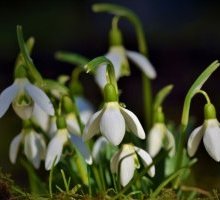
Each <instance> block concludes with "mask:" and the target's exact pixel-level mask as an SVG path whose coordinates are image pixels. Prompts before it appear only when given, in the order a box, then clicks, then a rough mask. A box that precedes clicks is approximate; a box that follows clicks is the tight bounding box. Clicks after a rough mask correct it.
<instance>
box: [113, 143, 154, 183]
mask: <svg viewBox="0 0 220 200" xmlns="http://www.w3.org/2000/svg"><path fill="white" fill-rule="evenodd" d="M137 155H138V156H139V157H140V158H141V160H142V163H143V165H144V167H148V166H150V165H151V164H152V162H153V161H152V158H151V157H150V155H149V154H148V153H147V152H146V151H144V150H143V149H140V148H138V147H136V146H134V145H132V144H124V145H123V146H122V148H121V150H119V151H118V152H116V153H115V154H114V155H113V157H112V159H111V166H110V167H111V172H112V173H119V176H120V183H121V185H122V186H126V185H127V184H128V183H129V182H130V180H131V179H132V178H133V176H134V170H135V169H136V168H139V167H140V164H139V161H138V156H137ZM148 174H149V176H150V177H153V176H154V175H155V167H154V165H153V166H151V167H150V168H149V171H148Z"/></svg>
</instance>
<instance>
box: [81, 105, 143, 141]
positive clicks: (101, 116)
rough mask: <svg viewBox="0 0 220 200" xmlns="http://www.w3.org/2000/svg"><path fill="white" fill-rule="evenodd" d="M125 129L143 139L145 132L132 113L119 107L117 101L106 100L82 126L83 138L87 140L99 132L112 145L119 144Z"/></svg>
mask: <svg viewBox="0 0 220 200" xmlns="http://www.w3.org/2000/svg"><path fill="white" fill-rule="evenodd" d="M126 129H127V130H128V131H131V132H132V133H134V134H135V135H136V136H137V137H139V138H140V139H145V132H144V130H143V128H142V126H141V124H140V122H139V120H138V118H137V117H136V115H134V113H132V112H131V111H129V110H127V109H125V108H123V107H121V106H120V105H119V103H118V102H107V103H105V105H104V107H103V109H102V110H100V111H98V112H96V113H95V114H93V115H92V117H91V118H90V120H89V122H88V123H87V124H86V126H85V128H84V131H83V138H84V139H85V140H88V139H90V138H92V137H93V136H94V135H95V134H98V133H99V132H101V134H102V135H104V136H105V137H106V138H107V139H108V141H109V142H111V143H112V144H113V145H119V144H120V143H121V141H122V139H123V138H124V135H125V131H126Z"/></svg>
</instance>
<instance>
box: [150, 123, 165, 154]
mask: <svg viewBox="0 0 220 200" xmlns="http://www.w3.org/2000/svg"><path fill="white" fill-rule="evenodd" d="M163 129H164V128H163V125H162V124H157V123H156V124H154V126H153V127H152V129H151V130H150V132H149V134H148V138H147V144H148V145H147V146H148V152H149V154H150V155H151V156H152V157H155V156H156V155H157V154H158V153H159V151H160V149H161V147H162V144H163V137H164V133H163Z"/></svg>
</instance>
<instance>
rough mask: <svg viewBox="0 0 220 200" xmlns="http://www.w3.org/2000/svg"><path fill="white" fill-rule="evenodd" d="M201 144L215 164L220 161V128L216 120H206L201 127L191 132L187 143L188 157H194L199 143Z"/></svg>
mask: <svg viewBox="0 0 220 200" xmlns="http://www.w3.org/2000/svg"><path fill="white" fill-rule="evenodd" d="M202 138H203V143H204V146H205V149H206V151H207V152H208V154H209V155H210V156H211V157H212V158H213V159H214V160H215V161H217V162H219V161H220V145H219V141H220V127H219V122H218V120H217V119H207V120H205V121H204V123H203V125H202V126H199V127H197V128H196V129H194V130H193V131H192V133H191V134H190V137H189V139H188V143H187V150H188V154H189V156H194V155H195V153H196V151H197V149H198V146H199V143H200V141H201V140H202Z"/></svg>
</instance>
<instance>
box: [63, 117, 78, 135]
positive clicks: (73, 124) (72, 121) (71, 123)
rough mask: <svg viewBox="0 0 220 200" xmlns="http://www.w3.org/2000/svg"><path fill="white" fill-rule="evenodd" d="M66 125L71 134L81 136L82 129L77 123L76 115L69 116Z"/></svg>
mask: <svg viewBox="0 0 220 200" xmlns="http://www.w3.org/2000/svg"><path fill="white" fill-rule="evenodd" d="M66 124H67V129H68V131H69V132H70V133H72V134H75V135H81V132H80V127H79V124H78V122H77V119H76V116H75V115H73V114H69V115H67V116H66Z"/></svg>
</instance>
